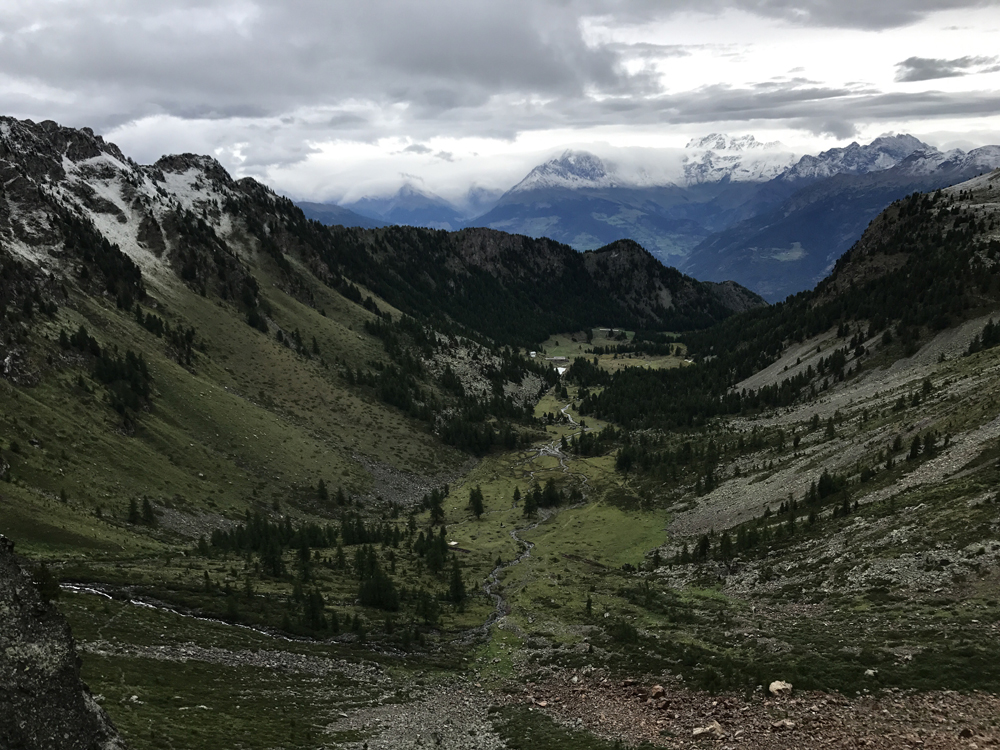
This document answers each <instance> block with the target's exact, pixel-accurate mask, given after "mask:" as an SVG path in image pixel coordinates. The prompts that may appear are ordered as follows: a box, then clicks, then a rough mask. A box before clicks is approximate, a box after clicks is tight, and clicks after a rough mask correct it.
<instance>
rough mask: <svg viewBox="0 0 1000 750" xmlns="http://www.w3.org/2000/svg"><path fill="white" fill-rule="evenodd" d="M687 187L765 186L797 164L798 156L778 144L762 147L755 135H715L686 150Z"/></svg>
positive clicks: (695, 141)
mask: <svg viewBox="0 0 1000 750" xmlns="http://www.w3.org/2000/svg"><path fill="white" fill-rule="evenodd" d="M684 150H685V152H686V153H685V156H684V176H683V182H684V184H686V185H697V184H701V183H705V182H721V181H723V180H730V181H734V182H764V181H766V180H770V179H773V178H774V177H777V176H778V175H779V174H781V173H782V172H784V171H785V170H787V169H788V168H789V167H790V166H791V165H792V164H794V163H795V158H796V157H795V154H793V153H791V152H790V151H788V150H787V149H785V147H784V145H783V144H781V143H779V142H778V141H772V142H770V143H762V142H761V141H758V140H757V139H756V138H754V137H753V136H752V135H742V136H730V135H725V134H723V133H712V134H710V135H706V136H704V137H702V138H694V139H692V140H690V141H688V144H687V145H686V146H685V147H684Z"/></svg>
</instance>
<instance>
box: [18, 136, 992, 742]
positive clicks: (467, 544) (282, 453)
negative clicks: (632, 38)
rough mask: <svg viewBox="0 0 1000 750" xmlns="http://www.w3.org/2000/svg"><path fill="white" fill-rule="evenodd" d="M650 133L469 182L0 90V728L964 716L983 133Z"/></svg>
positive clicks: (804, 728) (883, 725)
mask: <svg viewBox="0 0 1000 750" xmlns="http://www.w3.org/2000/svg"><path fill="white" fill-rule="evenodd" d="M689 151H690V153H689V154H688V155H687V161H683V160H681V161H680V162H679V165H680V166H679V169H680V174H682V175H683V179H681V178H678V179H679V180H680V181H678V182H675V183H673V184H666V183H665V182H662V181H661V178H662V175H647V178H644V179H646V182H645V183H643V182H642V181H641V180H639V179H638V178H635V176H634V175H633V176H632V177H631V178H629V179H630V180H631V181H628V182H626V181H623V180H621V179H620V178H621V175H620V174H619V173H616V168H615V166H614V165H611V164H609V163H605V162H604V161H602V160H600V159H597V158H596V157H594V156H593V155H588V154H584V153H578V152H571V153H567V154H565V155H564V156H562V157H560V158H559V159H555V160H553V161H551V162H548V163H546V164H543V165H541V166H539V167H538V168H536V169H535V170H533V171H532V172H531V174H529V175H528V176H527V177H526V178H525V180H523V181H522V182H521V183H520V184H519V185H518V186H516V187H515V188H513V189H512V190H510V191H508V192H507V193H506V194H504V195H503V196H502V197H500V198H499V200H496V202H495V203H494V205H492V207H490V208H489V209H488V210H486V206H487V204H488V202H489V201H494V200H495V197H489V196H484V195H480V196H478V197H477V198H476V199H475V201H478V203H477V204H476V205H478V206H479V209H477V210H480V213H479V218H478V219H477V220H476V221H473V222H471V223H470V222H468V221H467V219H466V218H462V217H463V214H462V212H461V211H459V210H457V209H455V207H454V206H451V207H449V205H447V204H446V202H443V201H440V200H436V199H434V197H433V196H431V197H427V196H423V197H421V196H420V195H419V194H418V192H419V191H415V190H413V189H407V190H404V191H403V192H401V193H400V194H399V195H397V196H395V197H393V198H391V199H379V198H373V199H371V200H369V201H367V202H359V203H356V204H353V205H351V206H345V207H332V206H324V205H322V204H317V205H311V206H310V205H303V206H302V207H299V206H296V205H295V204H294V203H293V202H292V201H290V200H288V199H287V198H284V197H281V196H279V195H277V194H275V193H274V192H273V191H272V190H270V189H269V188H268V187H266V186H265V185H262V184H260V183H259V182H256V181H254V180H253V179H249V178H244V179H238V180H236V179H233V178H232V177H231V176H230V175H229V174H228V173H227V172H226V171H225V169H223V167H222V166H221V165H220V164H219V163H218V162H216V161H215V160H214V159H212V158H210V157H206V156H197V155H192V154H182V155H173V156H165V157H163V158H161V159H160V160H158V161H157V162H156V163H155V164H152V165H140V164H137V163H135V162H134V161H132V160H131V159H130V158H128V157H127V156H126V155H125V154H124V153H122V151H121V150H120V149H119V148H118V147H116V146H115V145H113V144H111V143H109V142H106V141H105V140H104V139H102V138H101V137H99V136H97V135H95V134H94V133H93V132H92V131H91V130H89V129H86V128H84V129H80V130H76V129H71V128H67V127H62V126H60V125H58V124H56V123H54V122H51V121H45V122H40V123H35V122H32V121H27V120H15V119H11V118H0V175H2V180H0V405H2V408H0V533H2V535H3V537H2V538H0V706H2V707H4V709H7V708H8V707H12V710H3V711H0V747H11V748H35V747H60V748H62V747H65V748H124V747H132V748H177V749H179V748H192V749H194V748H216V747H219V748H230V747H232V748H247V749H251V748H252V749H255V750H256V749H261V750H263V749H265V748H286V749H291V748H339V747H344V748H357V749H358V750H361V749H362V748H370V749H372V750H375V748H387V749H388V748H392V749H396V748H416V747H442V748H455V749H458V748H483V749H489V750H499V749H501V748H510V749H511V750H516V749H519V748H529V747H530V748H546V749H547V750H570V749H573V748H594V749H596V750H611V749H612V748H616V747H668V748H680V747H691V746H693V745H695V744H698V745H702V744H704V745H705V746H711V747H718V748H722V747H733V748H735V747H746V748H788V747H795V748H807V749H808V748H828V747H878V748H892V749H894V748H911V747H917V746H925V747H929V748H955V747H972V746H973V745H974V746H976V747H980V748H982V747H990V746H994V745H997V744H1000V697H998V696H1000V637H998V629H1000V500H998V495H997V490H996V488H997V486H998V484H1000V400H998V398H997V393H998V392H1000V346H998V345H1000V326H998V324H997V322H996V321H997V319H998V318H1000V170H995V169H993V168H994V167H995V166H997V165H996V163H995V162H996V160H997V159H998V158H1000V157H998V154H997V153H996V151H995V150H994V149H992V148H987V149H978V150H975V151H971V152H969V153H961V152H948V153H940V152H937V151H935V150H934V149H932V148H930V147H928V146H926V145H925V144H922V143H920V142H919V141H917V140H916V139H913V138H910V137H908V136H891V137H884V138H880V139H877V140H876V141H875V142H873V143H872V144H869V145H867V146H857V145H852V146H850V147H848V148H846V149H839V150H834V151H828V152H825V153H823V154H821V155H819V156H817V157H802V158H795V157H794V156H792V155H791V154H788V153H785V152H784V151H783V150H782V149H781V147H780V146H778V145H775V144H758V143H757V142H756V141H753V140H752V139H749V138H744V139H731V138H726V137H723V136H713V137H711V138H708V139H704V140H700V141H697V142H695V143H693V144H692V145H691V146H690V148H689ZM991 170H992V171H991ZM616 175H617V176H616ZM475 201H473V202H475ZM470 205H471V204H470ZM348 211H353V212H354V214H350V213H347V212H348ZM421 212H426V213H423V214H421ZM432 212H436V213H432ZM421 216H424V217H430V218H425V219H422V218H420V217H421ZM310 217H313V218H310ZM456 217H457V218H456ZM616 217H617V218H616ZM421 223H426V224H433V225H434V228H427V227H423V228H421V227H419V226H414V225H416V224H421ZM351 224H353V225H354V226H347V225H351ZM466 224H468V226H466ZM445 225H447V226H448V227H450V229H446V228H444V227H445ZM473 225H475V226H473ZM821 235H822V236H821ZM663 259H667V260H668V261H670V262H671V263H672V264H676V263H681V262H682V261H683V263H681V270H677V269H676V268H672V267H668V266H666V265H664V264H663V263H661V260H663ZM685 270H687V271H688V272H690V273H693V274H694V276H695V277H696V278H692V277H691V276H688V275H685V274H684V273H683V272H682V271H685ZM696 279H703V280H696ZM734 279H735V281H734ZM748 287H750V288H748ZM760 295H763V296H760ZM786 295H787V296H786ZM781 298H784V299H783V301H781V302H777V303H775V304H768V303H767V302H766V301H765V299H770V300H772V301H774V300H777V299H781Z"/></svg>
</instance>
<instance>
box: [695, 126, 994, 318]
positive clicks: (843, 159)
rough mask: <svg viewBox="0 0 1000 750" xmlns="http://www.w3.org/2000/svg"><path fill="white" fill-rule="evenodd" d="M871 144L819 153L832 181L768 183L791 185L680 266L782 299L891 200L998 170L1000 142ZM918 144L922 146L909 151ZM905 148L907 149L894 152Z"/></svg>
mask: <svg viewBox="0 0 1000 750" xmlns="http://www.w3.org/2000/svg"><path fill="white" fill-rule="evenodd" d="M877 141H881V143H878V142H873V143H872V144H870V146H875V148H869V147H858V146H857V145H856V144H852V145H851V146H849V147H847V148H845V149H840V150H839V153H836V154H830V152H826V153H825V154H821V157H823V156H827V157H829V162H830V163H838V162H839V163H841V164H843V165H844V168H845V171H843V172H840V173H836V174H835V178H829V177H813V178H810V179H799V180H796V181H786V180H784V179H783V178H782V179H779V180H775V181H774V182H776V183H780V184H786V185H788V184H793V185H798V186H799V187H798V188H797V189H795V190H794V192H792V193H791V194H790V195H789V196H788V197H787V198H786V199H785V200H783V201H781V202H780V203H778V204H776V205H773V206H772V207H771V208H770V209H766V210H763V211H761V212H759V213H758V214H756V215H754V216H750V217H748V218H747V219H745V220H744V221H741V222H738V223H735V224H734V225H732V226H730V227H728V228H726V229H724V230H723V231H720V232H716V233H715V234H713V235H711V236H709V237H707V238H706V239H705V240H704V241H703V242H702V243H701V244H700V245H698V246H697V247H695V248H694V249H693V250H692V251H691V253H690V255H689V256H688V257H687V258H686V259H685V260H684V261H683V262H682V263H681V268H682V269H683V270H684V271H685V272H686V273H688V274H691V275H693V276H694V277H695V278H698V279H707V280H723V279H733V280H736V281H738V282H739V283H740V284H742V285H744V286H747V287H749V288H751V289H753V290H754V291H755V292H757V293H758V294H761V295H763V296H764V297H765V298H767V299H769V300H770V301H777V300H780V299H784V298H785V297H786V296H787V295H789V294H792V293H795V292H799V291H802V290H804V289H809V288H811V287H812V286H813V285H815V284H816V283H817V282H818V281H819V280H820V279H822V278H823V277H824V276H826V275H827V274H828V273H829V272H830V270H831V269H832V267H833V265H834V263H835V262H836V261H837V259H838V258H839V257H840V256H841V255H843V254H844V252H846V251H847V250H848V249H849V248H850V247H851V245H853V244H854V242H855V241H856V240H857V239H858V238H859V237H860V236H861V235H862V233H863V232H864V230H865V228H866V227H867V226H868V223H869V222H870V221H871V220H872V219H874V218H875V217H876V216H877V215H878V214H879V213H881V211H882V210H883V209H884V208H885V207H886V206H888V205H889V204H890V203H892V202H893V201H894V200H898V199H900V198H903V197H904V196H906V195H908V194H910V193H912V192H915V191H920V192H926V191H931V190H936V189H938V188H943V187H947V186H950V185H954V184H956V183H959V182H964V181H966V180H969V179H971V178H973V177H976V176H977V175H979V174H981V173H983V172H988V171H990V170H993V169H997V168H1000V146H984V147H982V148H977V149H974V150H972V151H969V152H968V153H966V152H963V151H960V150H957V149H956V150H954V151H948V152H945V153H942V152H941V151H938V150H937V149H934V148H930V147H926V144H921V143H920V141H918V140H917V139H915V138H912V137H911V136H901V137H900V136H896V137H891V138H883V139H877ZM918 144H919V145H920V146H922V147H923V148H914V147H915V146H917V145H918ZM897 147H898V148H897ZM909 148H914V150H912V151H911V152H910V153H909V154H906V155H905V156H902V154H903V152H904V151H905V150H906V149H909ZM866 149H867V150H866ZM893 149H895V152H893ZM900 157H901V158H900ZM893 159H898V161H896V162H895V163H894V164H893V165H892V166H890V167H889V168H887V169H878V168H877V165H879V164H885V163H888V162H889V161H890V160H893ZM815 163H816V162H815V161H813V162H810V164H811V165H815ZM848 170H855V171H848Z"/></svg>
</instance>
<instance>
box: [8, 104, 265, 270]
mask: <svg viewBox="0 0 1000 750" xmlns="http://www.w3.org/2000/svg"><path fill="white" fill-rule="evenodd" d="M0 179H2V180H3V183H4V195H5V197H6V199H7V208H6V212H5V215H4V216H2V217H0V240H3V242H4V245H5V246H6V247H8V248H9V249H10V250H12V251H13V252H14V253H15V254H17V255H19V256H21V257H23V258H24V259H26V260H28V261H30V262H32V263H35V264H37V265H40V266H42V267H48V266H50V265H54V266H58V265H59V264H60V263H61V262H62V261H61V260H60V256H61V255H62V251H60V250H59V248H60V247H61V246H62V244H63V243H62V235H63V234H64V232H65V231H66V230H65V228H64V226H63V224H64V220H65V217H67V216H76V217H79V218H80V219H82V220H84V221H85V222H87V223H88V224H92V225H93V227H94V228H95V229H96V230H97V232H99V234H100V235H101V236H102V237H104V238H105V239H107V240H108V241H109V242H111V243H113V244H115V245H117V246H118V247H119V248H120V249H121V250H122V252H124V253H125V254H126V255H127V256H129V258H131V260H132V261H133V262H134V263H135V264H136V265H137V266H138V267H139V268H140V269H141V270H142V273H143V276H144V278H145V279H146V280H147V281H151V282H153V283H155V282H156V281H157V280H160V279H174V278H176V274H175V273H174V272H173V271H172V270H171V269H170V265H171V264H172V263H173V264H178V263H180V264H183V263H184V258H183V256H184V249H183V248H184V242H183V237H184V233H185V231H186V230H187V224H186V222H188V220H189V217H190V216H198V217H201V218H202V220H203V221H204V220H209V221H212V219H213V217H214V218H215V219H216V221H215V222H214V226H213V230H212V231H213V232H214V233H215V235H216V236H217V237H219V238H220V239H222V240H223V241H224V240H225V239H226V238H227V237H228V236H229V235H230V234H231V233H232V232H233V231H234V228H233V227H232V225H231V223H230V221H229V216H230V215H229V214H227V213H226V212H224V211H220V207H221V206H224V205H226V204H230V203H232V202H234V201H240V200H245V199H247V198H248V197H249V196H251V195H252V196H253V199H254V200H268V201H273V200H278V198H277V196H275V195H274V194H273V193H272V192H270V191H269V190H267V189H266V188H264V187H263V186H262V185H260V184H259V183H256V182H254V181H252V180H249V181H247V180H241V181H235V180H233V179H232V178H231V177H230V176H229V174H228V173H227V172H226V170H225V169H224V168H223V167H222V165H221V164H219V162H217V161H216V160H215V159H213V158H211V157H208V156H196V155H193V154H180V155H174V156H165V157H163V158H161V159H160V160H159V161H157V162H156V163H155V164H153V165H139V164H136V163H135V162H134V161H132V160H131V159H130V158H128V157H126V156H125V155H124V154H122V152H121V151H120V150H119V148H118V147H117V146H116V145H114V144H112V143H107V142H105V141H104V139H102V138H101V137H100V136H98V135H94V132H93V131H92V130H91V129H90V128H82V129H80V130H75V129H73V128H66V127H62V126H60V125H58V124H57V123H55V122H52V121H51V120H46V121H44V122H41V123H34V122H31V121H30V120H25V121H21V120H16V119H13V118H9V117H0ZM56 207H58V208H56ZM171 238H174V239H173V240H172V239H171ZM175 244H176V247H175Z"/></svg>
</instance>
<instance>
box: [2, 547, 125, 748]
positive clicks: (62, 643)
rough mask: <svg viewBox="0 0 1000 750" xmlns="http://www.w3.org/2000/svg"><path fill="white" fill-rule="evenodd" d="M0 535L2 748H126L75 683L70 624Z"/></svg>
mask: <svg viewBox="0 0 1000 750" xmlns="http://www.w3.org/2000/svg"><path fill="white" fill-rule="evenodd" d="M22 563H23V561H21V560H19V559H18V558H17V557H16V556H15V555H14V544H13V542H11V541H10V540H9V539H7V538H6V537H4V536H2V535H0V748H4V749H5V750H35V748H38V749H39V750H40V749H41V748H46V749H48V748H59V749H60V750H77V748H79V749H80V750H84V749H86V750H92V749H93V750H97V749H98V748H99V749H100V750H124V748H125V747H126V746H125V743H124V742H123V741H122V739H121V738H120V737H119V736H118V732H117V730H116V729H115V727H114V725H113V724H112V723H111V720H110V719H109V718H108V716H107V714H106V713H104V709H102V708H101V707H100V706H99V705H97V702H96V701H95V700H94V698H93V696H92V695H91V694H90V690H89V689H88V688H87V686H86V685H85V684H84V683H83V680H81V679H80V657H79V656H77V653H76V648H75V646H74V643H73V637H72V635H71V634H70V630H69V625H67V623H66V621H65V620H64V619H63V617H62V616H61V615H60V614H59V612H58V611H57V610H56V608H55V607H53V606H52V605H51V604H49V603H48V602H46V601H45V600H44V599H43V598H42V596H41V595H40V593H39V591H38V589H37V588H36V587H35V585H34V584H33V583H32V580H31V577H30V576H29V575H28V573H27V571H26V570H25V568H24V567H23V564H22Z"/></svg>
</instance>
